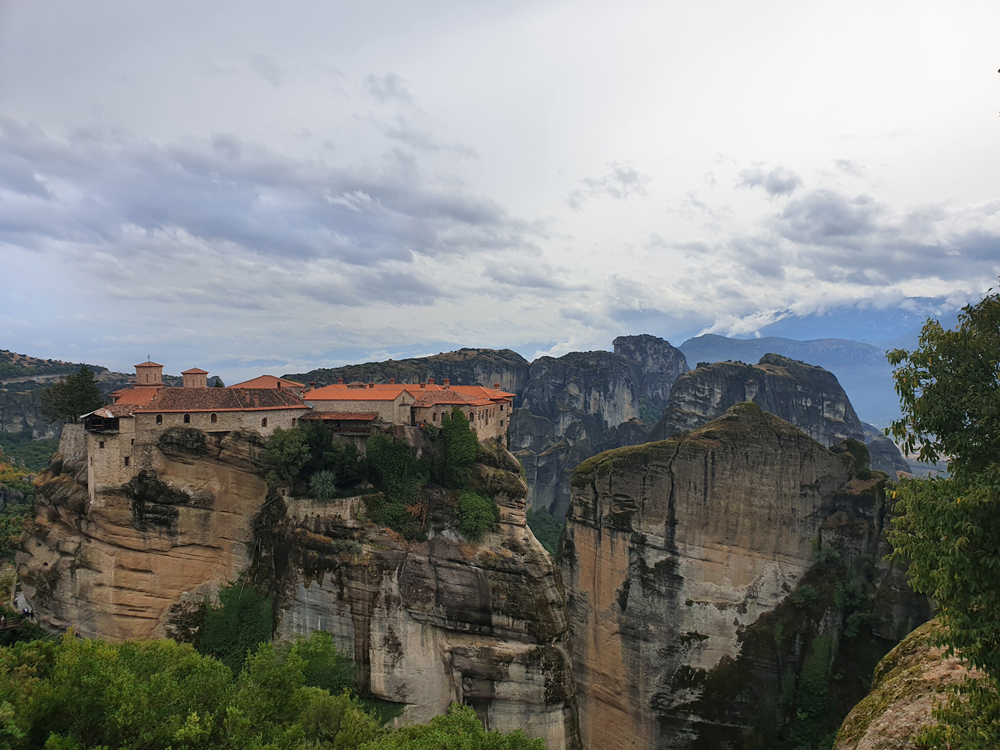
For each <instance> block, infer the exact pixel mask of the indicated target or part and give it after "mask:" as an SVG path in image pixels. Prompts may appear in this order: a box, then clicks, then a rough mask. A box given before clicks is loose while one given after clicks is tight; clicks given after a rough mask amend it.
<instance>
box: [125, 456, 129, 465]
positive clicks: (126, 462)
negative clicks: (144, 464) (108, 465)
mask: <svg viewBox="0 0 1000 750" xmlns="http://www.w3.org/2000/svg"><path fill="white" fill-rule="evenodd" d="M125 465H126V466H128V456H125Z"/></svg>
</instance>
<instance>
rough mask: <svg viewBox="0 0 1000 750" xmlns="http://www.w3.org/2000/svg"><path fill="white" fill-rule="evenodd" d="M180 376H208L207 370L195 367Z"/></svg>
mask: <svg viewBox="0 0 1000 750" xmlns="http://www.w3.org/2000/svg"><path fill="white" fill-rule="evenodd" d="M181 375H208V370H201V369H199V368H197V367H192V368H191V369H190V370H185V371H184V372H182V373H181Z"/></svg>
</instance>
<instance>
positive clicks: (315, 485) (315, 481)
mask: <svg viewBox="0 0 1000 750" xmlns="http://www.w3.org/2000/svg"><path fill="white" fill-rule="evenodd" d="M309 493H310V494H311V495H312V496H313V497H315V498H316V499H317V500H331V499H333V497H334V496H336V494H337V477H336V475H335V474H334V473H333V472H332V471H330V470H329V469H327V470H325V471H319V472H316V473H315V474H313V475H312V478H311V479H310V480H309Z"/></svg>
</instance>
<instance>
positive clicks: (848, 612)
mask: <svg viewBox="0 0 1000 750" xmlns="http://www.w3.org/2000/svg"><path fill="white" fill-rule="evenodd" d="M866 463H867V455H866V452H865V449H864V447H863V445H862V444H861V443H858V442H849V443H848V444H845V445H842V446H838V452H833V451H830V450H828V449H827V448H825V447H823V446H822V445H821V444H819V443H818V442H816V441H815V440H813V439H812V438H810V437H809V436H808V435H806V434H804V433H803V432H801V431H800V430H798V429H796V428H795V427H793V426H792V425H790V424H788V423H787V422H784V421H782V420H781V419H779V418H777V417H775V416H773V415H771V414H767V413H765V412H763V411H762V410H761V409H760V407H758V406H757V405H755V404H752V403H743V404H738V405H736V406H734V407H732V408H731V409H730V410H729V411H728V412H726V414H725V415H723V416H722V417H721V418H719V419H717V420H715V421H713V422H711V423H709V424H707V425H704V426H703V427H701V428H700V429H697V430H695V431H694V432H692V433H691V434H690V435H688V436H686V437H683V438H679V439H673V440H666V441H662V442H656V443H647V444H645V445H640V446H635V447H628V448H621V449H618V450H614V451H610V452H607V453H604V454H601V455H599V456H595V457H594V458H592V459H590V460H589V461H587V462H585V463H584V464H582V465H581V466H580V467H578V469H577V470H576V472H575V473H574V474H573V477H572V485H573V499H572V503H571V505H570V508H569V512H568V514H567V527H566V536H565V540H564V544H563V548H562V558H561V566H562V570H563V579H564V581H565V585H566V597H567V608H568V616H569V621H570V630H571V640H572V645H573V664H574V674H575V677H576V681H577V699H578V704H579V715H580V727H581V738H582V741H583V745H584V747H595V748H596V747H600V748H602V750H615V749H616V748H626V747H629V748H705V749H706V750H708V749H709V748H712V749H715V750H718V749H719V748H737V747H743V744H742V742H743V739H742V738H744V737H756V738H757V740H756V741H759V742H760V743H761V744H758V745H754V746H758V747H781V746H783V745H782V743H781V742H778V741H776V740H778V739H781V740H782V742H783V741H784V739H788V738H791V739H795V737H794V736H792V735H793V734H794V732H800V733H801V734H803V735H806V734H809V733H810V732H812V733H815V732H821V731H822V732H827V733H828V732H830V731H833V730H835V728H836V726H837V722H839V716H843V715H844V714H845V713H846V711H847V709H848V708H849V706H850V705H853V703H854V702H855V701H856V700H857V698H858V697H860V695H863V692H864V689H865V687H866V684H865V683H864V682H862V681H860V680H858V679H857V678H856V677H854V676H853V673H851V677H850V679H847V680H844V681H842V682H843V685H842V684H841V683H837V687H836V689H833V690H832V692H830V691H828V693H829V695H828V694H827V693H824V694H823V697H822V700H813V702H812V703H810V695H811V693H809V690H810V689H811V688H810V687H809V686H810V685H811V684H812V683H813V682H815V681H816V675H815V674H814V672H815V671H816V669H819V670H820V673H821V675H825V678H824V679H826V680H827V683H829V684H833V682H831V679H832V678H831V676H830V673H829V672H828V671H826V672H824V671H823V670H824V669H826V670H829V669H837V670H841V671H843V670H850V669H860V670H862V671H863V670H864V668H865V667H864V665H865V664H868V667H869V668H871V667H874V664H875V661H877V659H878V658H880V657H881V655H882V654H884V653H885V651H887V650H888V648H889V647H890V646H891V644H892V643H893V642H894V640H896V639H898V638H899V637H901V636H902V635H905V632H907V630H908V628H912V627H913V626H914V625H915V624H917V623H919V622H920V621H922V619H923V618H926V616H927V606H926V602H925V601H924V600H922V599H920V600H915V599H914V598H913V597H912V595H908V594H907V593H906V587H905V580H904V577H903V575H902V573H901V572H900V571H897V570H894V569H891V568H888V567H887V566H886V565H885V564H884V563H879V564H878V565H876V564H875V560H877V559H880V557H881V556H880V555H879V550H880V544H881V531H882V526H883V522H884V517H885V512H886V511H885V498H884V495H883V493H882V492H881V485H880V482H879V480H869V481H867V482H863V481H860V480H857V479H853V480H852V475H853V474H854V473H855V472H856V470H858V469H859V468H864V466H865V465H866ZM817 550H820V551H824V550H825V552H824V554H822V555H820V559H819V560H817ZM848 590H850V591H855V590H856V591H857V596H856V597H855V598H853V599H850V602H852V603H850V604H848V599H849V597H845V595H844V593H843V592H844V591H848ZM876 590H877V591H878V596H875V595H874V594H873V593H872V592H874V591H876ZM838 592H839V593H838ZM845 634H849V635H850V636H851V638H847V636H846V635H845ZM841 636H843V637H841ZM841 641H843V643H844V644H846V645H843V646H842V647H841V648H840V650H839V652H838V653H839V654H840V656H839V658H840V659H841V661H837V660H836V659H834V658H833V656H832V651H831V649H833V644H835V643H840V642H841ZM848 641H850V642H849V643H848ZM858 644H862V645H863V646H864V648H855V645H858ZM872 653H874V654H875V657H874V659H875V661H872V658H873V657H872ZM845 659H846V660H847V666H845V665H844V664H843V663H842V662H843V661H844V660H845ZM817 664H818V665H820V666H819V667H817V666H816V665H817ZM842 689H843V690H842ZM838 691H842V692H845V694H846V697H843V696H841V694H840V692H838ZM851 691H853V692H851ZM768 701H769V703H768ZM845 703H846V705H845ZM814 704H816V705H814ZM838 711H839V712H840V713H839V715H838ZM814 714H815V715H814ZM803 717H805V718H803ZM830 722H833V725H832V727H831V726H830ZM769 733H770V734H769ZM771 735H774V736H771ZM769 736H770V737H771V739H770V740H769V739H768V737H769ZM800 739H803V744H805V739H807V738H804V737H803V738H800ZM771 740H775V741H773V742H771ZM769 743H770V744H769ZM792 746H794V745H792ZM807 746H810V747H811V746H812V745H807Z"/></svg>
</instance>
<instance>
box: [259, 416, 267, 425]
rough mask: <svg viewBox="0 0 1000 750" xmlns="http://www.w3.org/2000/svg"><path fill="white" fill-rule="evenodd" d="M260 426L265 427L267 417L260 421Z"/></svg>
mask: <svg viewBox="0 0 1000 750" xmlns="http://www.w3.org/2000/svg"><path fill="white" fill-rule="evenodd" d="M260 426H261V427H267V417H264V418H263V419H262V420H260Z"/></svg>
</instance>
